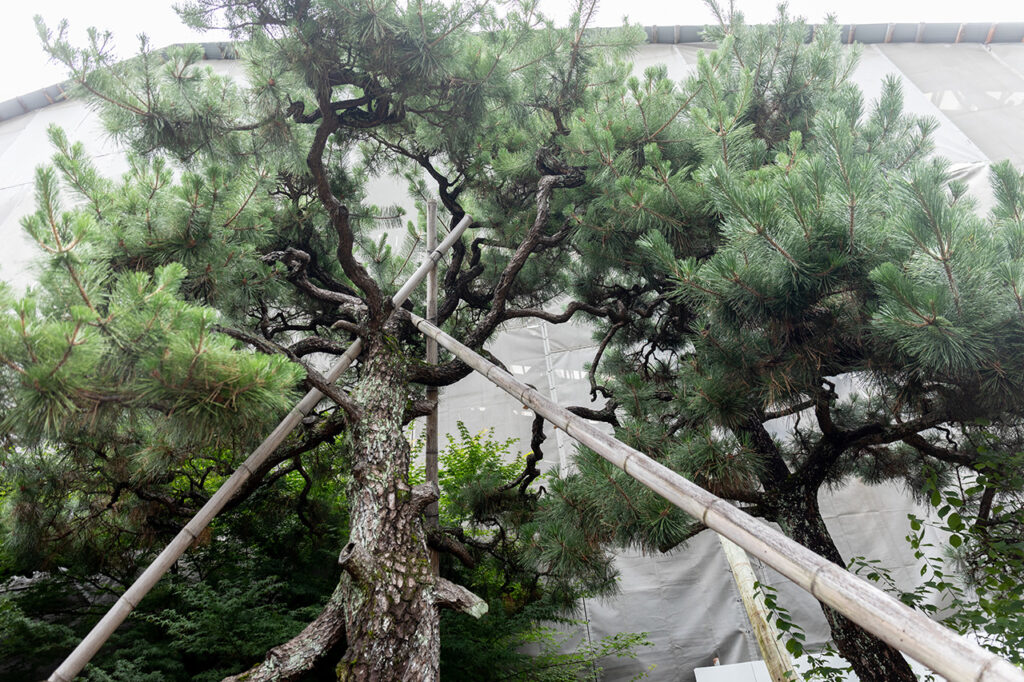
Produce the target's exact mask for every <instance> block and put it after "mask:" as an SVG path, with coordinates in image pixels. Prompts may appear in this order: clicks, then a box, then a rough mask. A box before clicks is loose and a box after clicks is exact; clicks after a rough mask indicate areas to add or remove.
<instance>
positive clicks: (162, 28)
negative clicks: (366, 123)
mask: <svg viewBox="0 0 1024 682" xmlns="http://www.w3.org/2000/svg"><path fill="white" fill-rule="evenodd" d="M726 1H727V0H726ZM6 4H7V7H5V9H4V15H5V22H4V26H3V28H2V29H0V64H3V65H4V68H3V70H2V74H3V75H2V76H0V101H4V100H7V99H10V98H12V97H15V96H17V95H22V94H25V93H28V92H32V91H33V90H37V89H39V88H41V87H44V86H47V85H51V84H53V83H57V82H60V81H61V80H63V79H64V76H65V74H64V73H63V71H62V70H61V69H60V68H59V67H57V66H54V65H53V64H48V63H47V58H46V55H45V54H43V52H42V49H41V48H40V47H39V38H38V37H37V35H36V32H35V28H34V26H33V23H32V16H33V15H34V14H40V15H42V17H43V19H44V20H45V21H46V22H47V23H48V24H49V25H51V26H56V24H57V23H58V22H59V21H60V19H61V18H66V19H68V21H69V22H70V24H71V32H72V36H73V37H74V38H75V39H76V40H77V41H79V42H84V40H85V38H84V36H85V29H86V28H87V27H89V26H96V27H99V28H103V29H107V30H110V31H112V32H113V34H114V37H115V42H116V45H117V46H118V51H119V53H120V54H122V55H123V56H130V55H131V54H133V53H134V50H135V48H136V46H137V45H138V42H137V40H136V36H137V35H138V34H139V33H143V32H144V33H146V34H147V35H148V36H149V37H150V39H151V40H152V43H153V44H154V45H155V46H158V47H162V46H164V45H168V44H171V43H175V42H185V41H196V40H203V39H206V40H217V39H219V37H218V36H207V37H205V38H204V37H203V36H202V35H200V34H197V33H194V32H191V31H189V30H188V29H186V28H185V27H184V26H182V25H181V22H180V21H179V20H178V17H177V15H175V13H174V11H173V10H172V9H171V7H172V4H173V3H172V1H170V0H94V1H93V2H85V1H83V0H34V1H32V2H26V1H25V0H9V1H8V2H7V3H6ZM776 4H777V3H776V2H775V1H774V0H737V2H736V6H737V7H738V8H739V9H740V10H741V11H743V13H744V15H745V16H746V17H747V20H748V21H754V22H760V21H767V20H770V19H771V18H772V17H773V16H774V14H775V6H776ZM566 5H567V3H566V2H565V1H564V0H541V7H542V9H543V11H545V12H546V13H547V14H549V15H550V16H552V17H553V18H555V19H556V20H559V19H564V16H565V14H566V10H565V7H566ZM789 6H790V12H791V13H792V14H797V15H801V16H804V17H805V18H807V19H808V20H809V21H812V22H820V21H823V20H824V18H825V16H826V14H828V13H829V12H831V13H834V14H835V15H836V16H837V18H838V19H839V21H840V22H843V23H847V22H852V23H862V24H863V23H875V22H881V23H884V22H918V21H925V22H967V21H1022V20H1024V10H1022V9H1021V4H1020V2H1019V0H1018V1H1012V0H972V1H971V2H964V0H898V1H896V2H894V1H893V0H833V1H832V2H822V1H821V0H792V1H791V2H790V3H789ZM627 15H628V17H629V19H630V20H631V21H635V22H639V23H641V24H644V25H651V24H658V25H662V26H669V25H674V24H703V23H707V22H709V21H711V15H710V13H709V12H708V11H707V9H706V8H705V7H704V4H703V3H702V2H700V1H699V0H682V1H680V0H602V1H601V3H600V5H599V14H598V18H597V22H596V25H598V26H612V25H616V24H618V23H620V21H621V19H622V17H624V16H627Z"/></svg>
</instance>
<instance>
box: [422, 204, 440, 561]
mask: <svg viewBox="0 0 1024 682" xmlns="http://www.w3.org/2000/svg"><path fill="white" fill-rule="evenodd" d="M436 245H437V201H436V200H435V199H431V200H430V201H428V202H427V251H428V252H431V251H433V250H434V247H435V246H436ZM427 320H428V321H429V322H430V324H437V266H436V265H435V266H434V267H433V268H431V269H430V272H428V273H427ZM426 361H427V364H428V365H436V364H437V341H435V340H434V339H431V338H429V337H428V338H427V348H426ZM437 394H438V391H437V386H427V400H428V401H431V402H433V403H434V407H433V409H431V410H430V414H428V415H427V428H426V432H427V433H426V437H427V445H426V460H427V461H426V470H427V472H426V474H427V483H433V484H434V485H438V471H437ZM438 490H440V486H439V485H438ZM424 516H425V517H426V524H427V526H428V527H433V528H437V527H439V526H440V525H441V520H440V518H439V510H438V504H437V501H436V500H435V501H434V502H431V503H430V504H429V505H427V508H426V510H425V511H424ZM430 566H431V568H433V569H434V575H438V574H439V573H440V570H441V560H440V557H439V556H438V553H437V550H436V549H432V550H430Z"/></svg>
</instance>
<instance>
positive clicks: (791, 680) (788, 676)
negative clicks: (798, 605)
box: [718, 535, 800, 682]
mask: <svg viewBox="0 0 1024 682" xmlns="http://www.w3.org/2000/svg"><path fill="white" fill-rule="evenodd" d="M718 541H719V542H720V543H721V544H722V552H723V553H724V554H725V558H726V560H727V561H728V562H729V570H730V571H732V577H733V580H735V581H736V589H737V591H738V592H739V593H740V599H741V600H742V601H743V608H744V609H745V610H746V612H747V618H748V619H749V620H750V625H751V627H753V628H754V638H755V639H756V640H757V647H758V649H760V650H761V658H763V659H764V664H765V666H766V667H767V668H768V674H769V675H771V678H772V682H798V681H799V680H800V676H799V675H798V674H797V672H796V670H794V669H793V661H792V659H790V657H789V652H788V651H786V649H785V647H784V646H783V645H782V641H781V640H780V639H779V632H778V630H776V629H775V626H774V625H772V623H771V620H770V619H769V617H768V608H767V606H765V603H764V597H763V596H761V593H760V592H758V591H757V586H756V584H757V576H755V575H754V567H753V566H751V565H750V557H748V556H747V553H746V552H744V551H743V548H742V547H740V546H739V545H737V544H736V543H735V542H733V541H732V540H730V539H728V538H727V537H725V536H723V535H719V536H718Z"/></svg>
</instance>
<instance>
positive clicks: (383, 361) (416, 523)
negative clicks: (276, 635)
mask: <svg viewBox="0 0 1024 682" xmlns="http://www.w3.org/2000/svg"><path fill="white" fill-rule="evenodd" d="M362 358H363V364H362V366H361V376H360V381H359V390H358V392H357V395H356V399H357V401H358V402H359V407H360V416H359V419H358V420H357V421H356V423H355V424H354V425H353V429H352V435H353V439H352V443H353V451H352V453H351V458H352V477H353V482H352V485H351V486H350V490H349V495H348V498H349V519H350V521H349V524H350V531H349V543H348V544H347V545H346V546H345V548H344V549H343V550H342V552H341V556H340V557H339V559H338V561H339V563H340V564H341V567H342V569H343V571H344V572H343V574H342V579H341V590H342V594H343V596H342V604H343V606H344V620H345V633H346V639H347V641H348V648H347V649H346V651H345V655H344V656H343V657H342V659H341V662H340V663H339V664H338V678H339V679H340V680H342V681H346V680H353V681H359V682H365V681H377V680H416V681H421V680H422V681H430V680H436V679H437V678H438V674H439V667H440V648H441V647H440V642H441V638H440V617H439V614H438V609H439V608H441V607H448V608H455V609H459V610H462V611H465V612H467V613H470V614H471V615H474V616H478V617H479V616H480V615H482V614H483V613H484V612H485V611H486V610H487V604H486V602H483V601H482V600H481V599H480V598H479V597H476V596H475V595H473V594H472V593H471V592H469V591H468V590H466V589H465V588H463V587H460V586H458V585H455V584H454V583H451V582H449V581H448V580H445V579H444V578H438V577H435V576H434V574H433V571H432V570H431V566H430V554H429V551H428V549H427V543H426V533H425V532H424V528H423V522H422V518H421V516H422V513H423V511H424V509H425V508H426V506H427V505H428V504H429V503H430V502H433V501H435V500H436V499H437V497H438V492H437V487H436V485H435V484H425V485H420V486H416V487H410V486H409V485H408V483H407V482H406V481H407V478H408V472H409V462H410V456H411V455H410V450H409V444H408V442H406V440H405V435H404V433H403V431H402V416H403V413H404V411H405V406H406V402H407V388H406V386H407V380H406V376H405V363H404V360H403V358H402V355H401V352H400V351H399V349H398V347H397V342H396V341H394V339H393V338H392V337H389V336H388V335H387V332H386V331H380V332H370V333H369V334H368V335H367V338H366V341H365V347H364V350H363V354H362Z"/></svg>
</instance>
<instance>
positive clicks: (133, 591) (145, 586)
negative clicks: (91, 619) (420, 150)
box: [48, 216, 472, 682]
mask: <svg viewBox="0 0 1024 682" xmlns="http://www.w3.org/2000/svg"><path fill="white" fill-rule="evenodd" d="M471 222H472V219H471V218H470V217H469V216H466V217H464V218H463V219H462V220H461V221H459V224H458V225H456V226H455V229H453V230H452V231H451V232H450V233H449V234H448V236H447V237H446V238H445V240H444V241H443V242H442V243H441V245H440V246H439V247H438V248H437V249H435V250H433V251H432V252H431V253H430V254H429V255H428V256H427V258H426V260H425V261H424V262H423V264H422V265H420V267H419V268H417V269H416V272H414V273H413V274H412V276H411V277H410V278H409V279H408V281H406V283H405V284H404V285H403V286H402V288H401V289H399V291H398V293H396V294H395V295H394V297H393V298H392V301H393V302H394V304H395V308H396V309H397V308H398V307H399V306H401V305H402V303H404V302H405V301H406V299H408V298H409V296H410V294H412V292H413V290H415V289H416V287H417V286H418V285H419V284H420V282H422V281H423V279H424V277H426V275H427V273H428V272H429V271H430V270H432V269H434V267H435V265H436V263H437V261H439V260H440V259H441V255H442V254H444V253H445V252H446V251H447V250H448V249H450V248H451V247H452V245H453V244H454V243H455V241H456V240H457V239H458V238H459V237H460V236H462V233H463V232H465V230H466V228H467V227H469V224H470V223H471ZM362 349H363V344H362V341H361V340H360V339H356V340H355V342H354V343H353V344H352V345H351V346H349V348H348V350H346V351H345V353H344V354H342V356H341V357H340V358H339V359H338V361H337V362H336V363H335V364H334V366H333V367H331V369H330V370H329V371H328V372H327V374H326V375H325V378H326V379H327V381H328V383H334V382H335V381H337V380H338V378H339V377H340V376H341V375H342V374H343V373H344V372H345V370H347V369H348V367H349V365H351V364H352V362H353V361H354V360H355V359H356V357H357V356H358V355H359V353H360V351H362ZM323 397H324V395H323V394H322V393H321V392H320V391H318V390H316V389H315V388H314V389H311V390H310V391H309V393H307V394H306V395H305V396H304V397H303V398H302V400H300V401H299V403H298V404H297V405H296V406H295V407H293V408H292V410H291V412H289V413H288V414H287V415H286V416H285V418H284V419H282V420H281V423H279V424H278V425H277V428H275V429H274V430H273V431H272V432H271V433H270V435H269V436H267V438H266V439H265V440H264V441H263V442H262V443H260V445H259V446H258V447H257V448H256V449H255V450H253V451H252V454H250V455H249V457H248V458H246V460H245V461H244V462H242V464H241V466H240V467H239V468H238V469H237V470H236V471H235V472H234V473H233V474H231V476H230V477H229V478H228V479H227V480H226V481H224V483H223V484H221V487H220V488H219V489H218V490H217V492H215V493H214V494H213V497H211V498H210V499H209V500H207V502H206V504H204V505H203V507H202V509H200V510H199V511H198V512H197V513H196V515H195V516H194V517H193V518H192V520H191V521H189V522H188V523H187V524H186V525H185V527H184V528H182V529H181V531H180V532H179V533H178V534H177V536H175V538H174V539H173V540H171V542H170V543H169V544H168V545H167V546H166V547H165V548H164V549H163V551H162V552H160V554H159V555H158V556H157V558H156V559H155V560H154V561H153V563H151V564H150V565H149V566H148V567H147V568H146V570H145V571H143V572H142V575H140V576H139V577H138V578H136V580H135V582H134V583H132V585H131V587H129V588H128V589H127V590H126V591H125V593H124V594H122V595H121V596H120V598H118V600H117V601H116V602H115V603H114V605H113V606H111V607H110V610H108V611H107V613H106V615H104V616H103V618H101V619H100V621H99V622H98V623H97V624H96V625H95V626H93V629H92V630H90V631H89V634H88V635H86V637H85V639H83V640H82V641H81V642H80V643H79V644H78V646H77V647H75V650H74V651H72V652H71V654H70V655H68V657H67V658H66V659H64V662H63V663H61V664H60V667H58V668H57V669H56V670H55V671H54V672H53V674H51V675H50V677H49V678H48V680H49V682H71V680H73V679H74V678H75V676H76V675H78V673H80V672H81V671H82V668H84V667H85V666H86V664H87V663H88V662H89V661H90V660H92V657H93V656H95V655H96V652H97V651H99V650H100V647H102V646H103V644H104V643H105V642H106V641H107V639H109V638H110V635H112V634H113V633H114V630H116V629H117V627H118V626H119V625H120V624H121V623H122V622H124V619H125V618H127V617H128V615H129V614H130V613H131V612H132V611H133V610H135V607H136V606H138V605H139V602H140V601H142V598H143V597H145V596H146V594H148V593H149V591H150V590H151V589H153V586H154V585H156V583H157V582H158V581H159V580H160V578H162V577H163V575H164V573H166V572H167V571H168V569H170V567H171V566H173V565H174V563H175V562H176V561H177V560H178V558H179V557H181V555H182V554H184V553H185V550H187V549H188V548H189V547H191V546H192V543H193V542H194V541H195V540H196V538H198V537H199V534H200V533H202V531H203V530H205V529H206V527H207V526H208V525H209V524H210V522H211V521H213V518H214V517H215V516H216V515H217V514H218V513H219V512H220V510H221V509H223V508H224V505H225V504H227V502H228V500H230V499H231V497H232V495H234V494H235V492H236V491H237V490H238V489H239V488H240V487H242V484H244V483H245V482H246V481H247V480H249V478H250V477H252V475H253V473H254V471H255V470H256V469H257V468H258V467H259V466H260V464H262V463H263V462H264V461H266V459H267V458H268V457H270V455H271V454H273V452H274V450H276V449H277V447H278V446H279V445H280V444H281V443H282V442H283V441H284V439H285V438H286V437H287V436H288V434H290V433H291V432H292V430H294V429H295V427H296V426H298V425H299V423H300V422H301V421H302V419H303V418H304V417H305V416H306V415H307V414H309V411H310V410H312V409H313V408H314V407H316V405H317V403H319V402H320V400H321V399H323Z"/></svg>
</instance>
